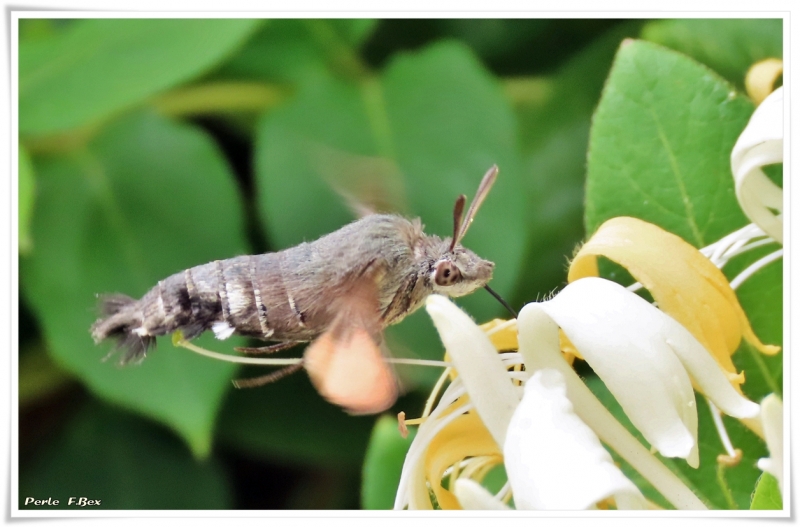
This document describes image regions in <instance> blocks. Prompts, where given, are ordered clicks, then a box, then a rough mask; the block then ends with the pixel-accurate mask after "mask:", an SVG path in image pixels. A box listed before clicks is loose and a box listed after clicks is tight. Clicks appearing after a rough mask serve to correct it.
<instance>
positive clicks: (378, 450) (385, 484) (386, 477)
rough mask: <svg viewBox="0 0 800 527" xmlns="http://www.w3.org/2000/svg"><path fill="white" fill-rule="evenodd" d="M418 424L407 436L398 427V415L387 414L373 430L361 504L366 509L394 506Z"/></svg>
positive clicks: (387, 508) (368, 450)
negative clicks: (403, 435) (402, 434)
mask: <svg viewBox="0 0 800 527" xmlns="http://www.w3.org/2000/svg"><path fill="white" fill-rule="evenodd" d="M416 432H417V430H416V428H414V429H411V430H409V436H408V437H407V438H405V439H403V437H402V436H401V435H400V432H399V431H398V430H397V418H395V417H392V416H388V415H385V416H383V417H381V418H380V419H379V420H378V422H377V423H375V428H373V430H372V437H370V440H369V448H368V449H367V457H366V459H365V460H364V477H363V479H362V484H361V508H363V509H366V510H391V509H392V508H394V498H395V496H396V495H397V486H398V484H399V483H400V474H401V472H402V471H403V462H404V461H405V458H406V452H408V448H409V446H411V441H413V440H414V436H415V435H416Z"/></svg>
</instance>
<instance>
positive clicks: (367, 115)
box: [256, 44, 528, 382]
mask: <svg viewBox="0 0 800 527" xmlns="http://www.w3.org/2000/svg"><path fill="white" fill-rule="evenodd" d="M454 86H457V87H458V89H454V88H453V87H454ZM515 146H516V136H515V127H514V119H513V115H512V114H511V110H510V108H509V106H508V103H507V102H506V100H505V99H504V97H503V95H502V93H501V92H500V89H499V87H498V86H497V85H496V84H495V83H494V82H493V81H492V79H491V78H490V77H489V75H488V74H487V72H486V71H485V70H483V69H482V68H481V66H480V64H478V63H477V62H476V61H475V59H474V58H473V57H472V56H471V55H470V54H469V52H468V51H467V50H465V49H464V48H463V47H461V46H458V45H456V44H441V45H437V46H433V47H431V48H428V49H426V50H424V51H422V52H419V53H414V54H408V55H403V56H401V57H399V58H397V59H396V60H394V61H393V62H392V63H391V64H390V65H389V67H388V69H387V70H386V71H385V72H384V73H383V75H381V77H380V78H377V79H372V78H362V79H359V80H355V81H349V82H348V81H342V80H336V79H334V78H330V77H326V78H324V79H319V80H318V81H317V82H313V83H308V84H304V85H302V86H301V88H300V91H299V92H298V94H297V95H296V98H295V99H294V100H293V101H292V102H291V103H289V104H287V105H286V106H284V107H283V108H280V109H277V110H275V111H273V112H271V113H270V114H269V115H267V116H265V118H264V119H263V121H262V122H261V125H260V126H259V129H258V136H257V157H256V171H257V177H258V185H259V196H258V203H259V210H260V213H261V217H262V219H263V221H264V223H265V224H266V230H267V232H268V235H269V238H270V240H271V241H272V242H273V244H274V245H275V246H276V247H277V248H283V247H288V246H291V245H294V244H297V243H299V242H301V241H304V240H313V239H315V238H317V237H318V236H320V235H323V234H326V233H328V232H331V231H333V230H335V229H337V228H339V227H341V226H342V225H344V224H346V223H348V222H349V221H351V220H352V219H353V218H354V216H353V215H352V213H350V212H349V211H348V209H347V206H346V204H345V200H344V199H343V198H342V196H341V195H340V194H339V193H337V191H336V190H334V188H337V189H338V190H339V191H343V192H350V193H354V194H357V195H358V197H366V198H367V199H370V198H374V201H377V202H378V203H379V204H380V205H383V206H384V208H390V209H392V210H399V211H400V212H403V213H405V214H407V215H409V216H412V217H413V216H420V217H421V218H422V220H423V222H424V223H425V225H426V232H427V233H435V234H439V235H441V236H447V235H449V234H450V233H451V232H452V212H451V211H452V203H453V201H454V200H455V198H456V196H458V195H459V194H461V193H464V194H467V195H474V192H475V190H476V188H477V185H478V182H479V181H480V179H481V177H482V175H483V174H484V172H485V171H486V170H487V169H488V168H489V167H490V166H491V165H492V164H493V163H497V165H498V166H499V167H500V176H499V177H498V180H497V183H496V185H495V186H494V188H493V190H492V193H491V195H490V196H489V197H488V199H487V200H486V202H485V203H484V205H483V207H482V209H481V211H480V212H479V214H478V216H477V218H476V220H475V222H474V224H473V226H472V228H471V229H470V232H469V233H468V235H467V237H466V238H465V240H464V244H465V245H466V246H467V247H469V248H470V249H472V250H474V251H475V252H476V253H478V254H479V255H481V256H483V257H484V258H488V259H491V260H493V261H494V262H495V263H496V264H497V268H496V270H495V276H494V279H493V280H492V287H493V288H494V289H496V290H497V291H498V292H500V294H503V295H506V296H509V295H508V293H509V291H510V289H511V286H512V284H513V283H514V281H515V279H516V277H517V273H518V272H519V269H520V265H521V263H522V244H521V243H513V242H509V240H511V241H513V240H522V239H524V233H525V232H526V230H527V228H528V226H526V225H525V224H524V222H523V221H522V219H523V208H524V203H523V195H522V193H521V192H520V191H519V189H520V179H519V172H518V168H517V158H516V153H515ZM359 193H361V194H360V195H359ZM499 233H502V235H500V234H499ZM459 301H460V302H461V303H463V305H464V306H465V307H466V309H467V310H468V311H469V312H470V313H471V314H473V315H474V316H475V317H477V318H478V319H479V320H483V319H486V318H489V317H491V316H496V315H498V314H500V313H501V308H499V306H498V305H497V303H496V302H494V301H493V300H492V299H490V298H489V296H488V295H486V294H485V293H484V292H478V293H476V294H474V295H472V296H471V297H467V298H465V299H464V300H463V302H462V301H461V300H459ZM390 344H391V347H392V350H393V352H394V353H395V354H400V355H402V354H404V353H412V354H418V355H422V356H428V357H433V356H439V357H440V356H441V354H442V351H443V350H442V347H441V343H440V342H439V341H438V337H436V335H435V332H434V331H433V329H432V324H431V323H430V320H428V319H427V317H426V316H425V315H424V314H420V315H419V316H416V315H415V316H414V317H410V318H409V319H407V320H405V321H403V323H402V324H401V325H400V327H399V329H398V331H397V332H392V333H391V334H390ZM420 375H422V376H425V378H426V379H427V381H426V382H432V381H433V380H435V378H436V376H437V375H438V372H436V371H433V372H420Z"/></svg>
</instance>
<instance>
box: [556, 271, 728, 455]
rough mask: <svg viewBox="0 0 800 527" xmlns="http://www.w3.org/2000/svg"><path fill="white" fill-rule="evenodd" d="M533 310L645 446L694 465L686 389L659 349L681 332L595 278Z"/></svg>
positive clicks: (691, 406) (677, 368)
mask: <svg viewBox="0 0 800 527" xmlns="http://www.w3.org/2000/svg"><path fill="white" fill-rule="evenodd" d="M541 308H542V309H543V310H544V311H545V312H546V313H547V314H548V315H550V317H552V319H553V320H554V321H555V322H556V323H557V324H558V325H559V327H561V329H562V330H563V331H564V333H566V335H567V337H569V339H570V340H571V341H572V342H573V344H574V345H575V346H576V348H577V349H578V350H580V352H581V354H582V355H583V357H584V358H585V359H586V361H587V362H588V363H589V364H590V365H591V367H592V369H593V370H594V371H595V373H597V375H598V376H599V377H600V378H601V379H602V380H603V382H604V383H605V385H606V386H607V387H608V389H609V391H611V393H612V394H614V397H615V398H616V399H617V401H618V402H619V403H620V405H621V406H622V408H623V410H624V411H625V414H626V415H627V416H628V417H629V418H630V420H631V422H632V423H633V424H634V426H636V428H638V429H639V430H640V431H641V432H642V434H643V435H644V436H645V438H647V440H648V441H649V442H650V444H652V445H653V446H654V447H655V448H656V449H658V451H659V452H661V453H662V454H663V455H664V456H667V457H683V458H688V460H689V463H690V464H691V465H692V466H697V407H696V405H695V399H694V391H693V390H692V385H691V382H690V380H689V376H688V375H687V373H686V370H685V369H684V367H683V365H682V364H681V362H680V360H679V359H678V357H676V356H675V354H674V353H673V351H672V349H671V348H670V347H669V345H668V344H667V339H668V338H669V337H670V335H671V334H672V333H673V332H677V331H680V330H682V331H684V332H685V331H686V330H685V329H683V328H682V327H681V326H680V324H678V323H677V322H675V321H674V320H672V319H671V318H669V317H668V316H667V315H665V314H664V313H663V312H661V311H659V310H658V309H657V308H655V307H653V306H652V305H650V304H649V303H648V302H647V301H646V300H644V299H642V298H641V297H639V296H637V295H635V294H634V293H631V292H630V291H627V290H626V289H625V288H624V287H622V286H620V285H618V284H616V283H614V282H610V281H608V280H603V279H601V278H584V279H582V280H578V281H576V282H573V283H571V284H569V285H568V286H567V287H566V288H564V289H563V290H562V291H561V292H560V293H559V294H558V295H556V296H555V297H554V298H553V299H552V300H548V301H547V302H542V303H541ZM714 367H715V369H716V371H717V372H718V373H719V375H720V376H722V371H721V370H720V369H719V368H718V367H716V365H715V366H714ZM729 387H730V386H729ZM731 390H732V388H731Z"/></svg>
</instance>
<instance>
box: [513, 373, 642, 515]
mask: <svg viewBox="0 0 800 527" xmlns="http://www.w3.org/2000/svg"><path fill="white" fill-rule="evenodd" d="M503 455H504V458H505V465H506V473H507V474H508V479H509V482H510V483H511V488H512V489H513V491H514V503H515V505H516V506H517V508H518V509H533V510H582V509H589V508H594V507H595V505H596V504H597V503H598V502H599V501H602V500H604V499H606V498H609V497H612V496H617V495H621V496H623V499H622V500H621V501H622V502H623V503H625V505H627V506H628V507H632V508H635V509H645V508H646V507H647V504H646V502H645V500H644V497H643V496H642V494H641V492H639V489H637V488H636V486H635V485H634V484H633V483H631V482H630V480H628V478H626V477H625V476H624V475H623V474H622V472H621V471H620V470H619V469H618V468H617V467H616V465H614V462H613V460H612V459H611V456H610V455H609V454H608V452H606V450H605V449H604V448H603V446H602V445H601V444H600V440H599V439H597V436H596V435H595V434H594V432H592V430H591V429H590V428H589V427H588V426H586V424H585V423H584V422H583V421H581V420H580V418H579V417H578V416H577V415H575V413H574V412H573V409H572V403H571V402H570V401H569V399H568V398H567V389H566V382H565V380H564V377H563V376H562V375H561V374H560V373H559V372H558V371H557V370H554V369H544V370H539V371H537V372H536V373H535V374H534V375H533V377H531V379H530V380H528V382H527V383H525V395H524V396H523V398H522V402H520V404H519V406H518V407H517V410H516V412H514V417H513V418H512V419H511V424H510V426H509V429H508V435H507V437H506V443H505V446H504V449H503Z"/></svg>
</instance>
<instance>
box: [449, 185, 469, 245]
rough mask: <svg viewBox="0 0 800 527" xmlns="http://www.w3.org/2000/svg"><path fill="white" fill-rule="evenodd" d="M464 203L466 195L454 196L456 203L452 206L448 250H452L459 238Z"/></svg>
mask: <svg viewBox="0 0 800 527" xmlns="http://www.w3.org/2000/svg"><path fill="white" fill-rule="evenodd" d="M466 203H467V197H466V196H465V195H464V194H461V195H460V196H459V197H458V198H456V205H455V207H453V240H452V241H451V242H450V252H453V249H455V248H456V243H458V240H459V236H458V229H459V227H461V218H462V217H463V216H464V205H466Z"/></svg>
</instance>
